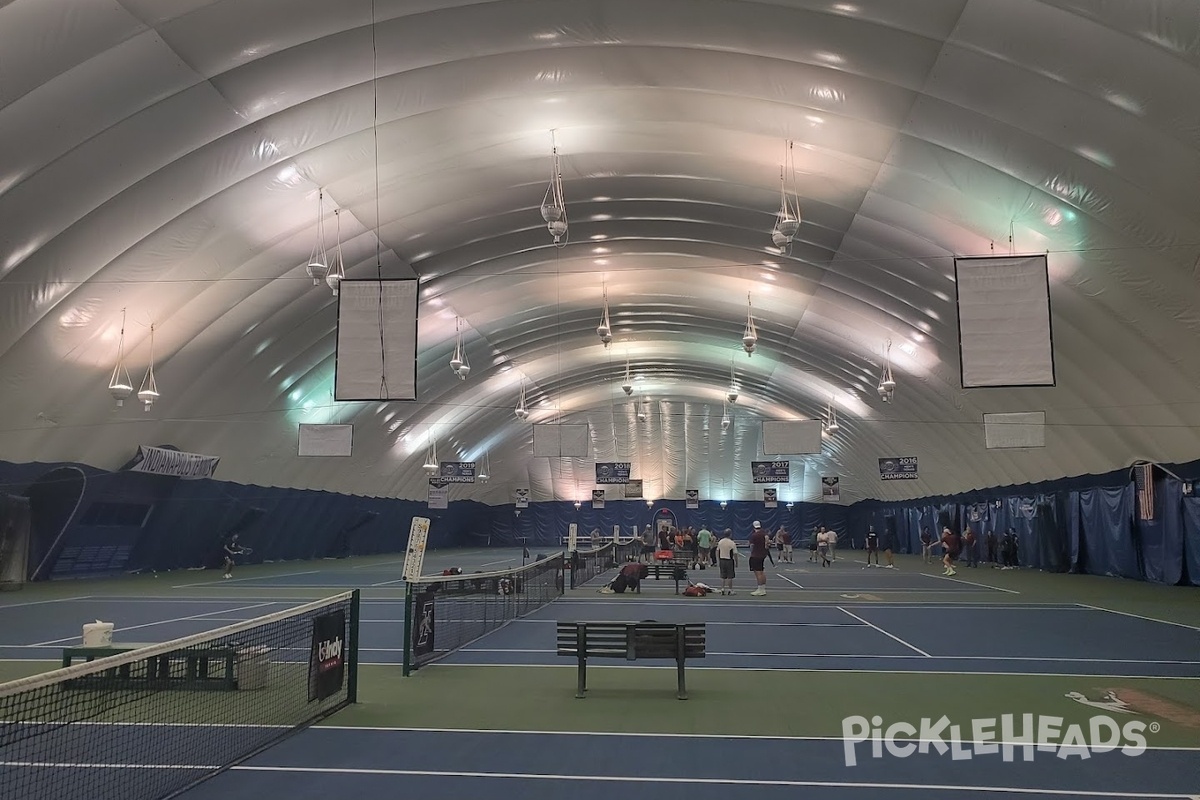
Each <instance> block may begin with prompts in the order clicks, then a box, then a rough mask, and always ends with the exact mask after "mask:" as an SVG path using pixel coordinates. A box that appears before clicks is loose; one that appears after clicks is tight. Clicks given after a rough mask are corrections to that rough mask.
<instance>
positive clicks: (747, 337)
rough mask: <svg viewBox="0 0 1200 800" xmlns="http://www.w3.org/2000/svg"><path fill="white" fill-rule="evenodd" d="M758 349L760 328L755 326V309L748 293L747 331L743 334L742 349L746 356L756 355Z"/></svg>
mask: <svg viewBox="0 0 1200 800" xmlns="http://www.w3.org/2000/svg"><path fill="white" fill-rule="evenodd" d="M757 347H758V328H757V327H755V325H754V307H753V305H752V304H751V302H750V294H749V292H747V293H746V330H745V331H744V332H743V333H742V349H743V350H745V351H746V355H748V356H752V355H754V350H755V348H757Z"/></svg>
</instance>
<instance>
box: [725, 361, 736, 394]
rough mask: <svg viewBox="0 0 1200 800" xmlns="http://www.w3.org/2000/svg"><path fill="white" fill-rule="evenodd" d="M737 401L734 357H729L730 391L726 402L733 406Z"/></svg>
mask: <svg viewBox="0 0 1200 800" xmlns="http://www.w3.org/2000/svg"><path fill="white" fill-rule="evenodd" d="M737 399H738V390H737V375H736V374H735V373H734V366H733V356H732V355H731V356H729V391H728V392H726V393H725V400H726V401H727V402H728V403H729V405H733V404H734V403H736V402H737Z"/></svg>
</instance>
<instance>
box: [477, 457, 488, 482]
mask: <svg viewBox="0 0 1200 800" xmlns="http://www.w3.org/2000/svg"><path fill="white" fill-rule="evenodd" d="M491 477H492V457H491V455H490V454H489V453H488V451H487V450H484V451H483V469H481V470H479V475H478V476H477V478H478V479H479V482H480V483H487V482H488V481H489V480H490V479H491Z"/></svg>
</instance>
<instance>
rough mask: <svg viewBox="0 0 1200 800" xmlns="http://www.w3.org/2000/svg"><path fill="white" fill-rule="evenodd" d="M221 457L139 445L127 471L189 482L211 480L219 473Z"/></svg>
mask: <svg viewBox="0 0 1200 800" xmlns="http://www.w3.org/2000/svg"><path fill="white" fill-rule="evenodd" d="M220 461H221V458H220V457H219V456H202V455H198V454H197V453H182V452H180V451H178V450H171V449H168V448H166V447H150V446H148V445H138V449H137V455H135V456H134V457H133V460H132V461H130V462H129V463H128V464H127V465H126V466H125V469H127V470H129V471H130V472H149V473H151V474H153V475H172V476H174V477H176V478H183V479H184V480H187V481H194V480H199V479H201V478H211V477H212V476H213V474H215V473H216V471H217V464H219V463H220Z"/></svg>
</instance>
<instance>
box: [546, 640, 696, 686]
mask: <svg viewBox="0 0 1200 800" xmlns="http://www.w3.org/2000/svg"><path fill="white" fill-rule="evenodd" d="M704 646H705V629H704V623H703V622H688V623H683V624H675V623H670V622H560V623H558V654H559V655H560V656H571V657H573V658H576V659H578V661H579V685H578V688H577V690H576V692H575V696H576V697H586V696H587V695H586V692H587V660H588V659H589V658H622V659H625V660H626V661H637V660H639V659H647V658H661V659H673V660H674V661H675V664H676V671H677V674H678V678H679V694H678V697H679V699H680V700H686V699H687V686H686V684H685V683H684V678H683V664H684V662H685V661H686V660H687V659H689V658H704Z"/></svg>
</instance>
